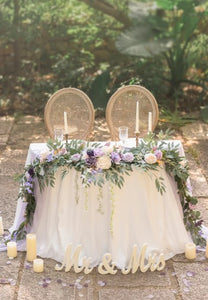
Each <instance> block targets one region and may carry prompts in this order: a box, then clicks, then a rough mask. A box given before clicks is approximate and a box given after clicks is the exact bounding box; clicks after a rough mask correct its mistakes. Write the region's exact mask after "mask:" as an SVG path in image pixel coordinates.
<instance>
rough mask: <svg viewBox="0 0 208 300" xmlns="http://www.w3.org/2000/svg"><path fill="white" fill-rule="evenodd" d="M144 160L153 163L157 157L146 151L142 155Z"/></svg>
mask: <svg viewBox="0 0 208 300" xmlns="http://www.w3.org/2000/svg"><path fill="white" fill-rule="evenodd" d="M144 160H145V161H146V163H148V164H155V163H156V162H157V157H156V155H155V154H153V153H147V154H145V156H144Z"/></svg>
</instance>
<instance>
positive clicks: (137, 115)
mask: <svg viewBox="0 0 208 300" xmlns="http://www.w3.org/2000/svg"><path fill="white" fill-rule="evenodd" d="M135 131H136V133H138V132H139V101H137V102H136V128H135Z"/></svg>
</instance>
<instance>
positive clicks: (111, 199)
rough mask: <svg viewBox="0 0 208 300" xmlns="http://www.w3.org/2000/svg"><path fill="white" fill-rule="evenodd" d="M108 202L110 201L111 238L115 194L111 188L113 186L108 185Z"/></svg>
mask: <svg viewBox="0 0 208 300" xmlns="http://www.w3.org/2000/svg"><path fill="white" fill-rule="evenodd" d="M109 189H110V201H111V218H110V231H111V235H112V236H113V217H114V213H115V201H116V200H115V192H114V188H113V184H110V187H109Z"/></svg>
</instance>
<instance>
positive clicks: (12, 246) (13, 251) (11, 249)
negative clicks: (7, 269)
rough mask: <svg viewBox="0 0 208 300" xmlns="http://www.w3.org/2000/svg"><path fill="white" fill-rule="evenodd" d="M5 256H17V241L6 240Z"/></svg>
mask: <svg viewBox="0 0 208 300" xmlns="http://www.w3.org/2000/svg"><path fill="white" fill-rule="evenodd" d="M7 256H8V257H11V258H12V257H16V256H17V243H16V242H8V243H7Z"/></svg>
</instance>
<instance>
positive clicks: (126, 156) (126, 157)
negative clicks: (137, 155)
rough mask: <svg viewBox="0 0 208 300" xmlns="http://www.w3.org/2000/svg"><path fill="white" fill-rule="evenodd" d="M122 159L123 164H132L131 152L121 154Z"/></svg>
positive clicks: (132, 156)
mask: <svg viewBox="0 0 208 300" xmlns="http://www.w3.org/2000/svg"><path fill="white" fill-rule="evenodd" d="M122 159H123V161H125V162H132V161H133V160H134V155H133V153H131V152H126V153H123V155H122Z"/></svg>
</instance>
